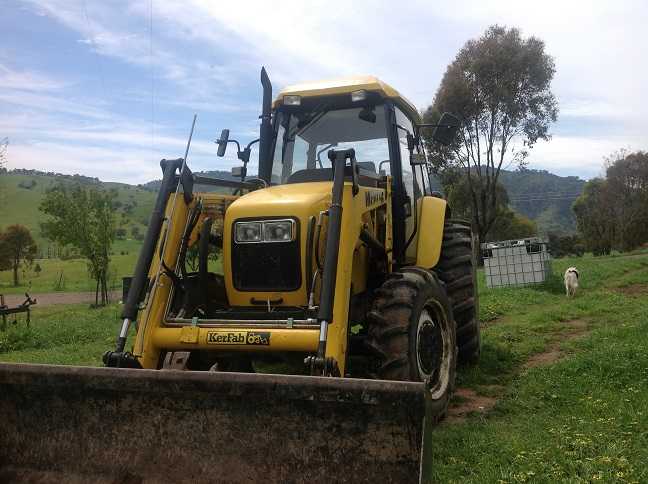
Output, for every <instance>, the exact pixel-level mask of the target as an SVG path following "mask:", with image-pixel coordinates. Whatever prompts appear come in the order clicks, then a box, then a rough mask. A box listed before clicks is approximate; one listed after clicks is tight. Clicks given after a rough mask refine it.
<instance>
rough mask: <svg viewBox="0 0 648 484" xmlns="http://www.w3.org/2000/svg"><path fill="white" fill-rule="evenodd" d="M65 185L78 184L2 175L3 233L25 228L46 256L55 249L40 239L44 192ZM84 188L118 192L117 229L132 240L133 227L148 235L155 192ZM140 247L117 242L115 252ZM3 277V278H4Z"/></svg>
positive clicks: (122, 187)
mask: <svg viewBox="0 0 648 484" xmlns="http://www.w3.org/2000/svg"><path fill="white" fill-rule="evenodd" d="M62 182H63V183H66V184H71V183H75V182H74V181H72V180H70V179H69V178H63V177H55V176H48V175H21V174H17V173H5V174H2V175H0V231H1V230H4V229H5V228H6V227H7V226H9V225H12V224H21V225H24V226H25V227H27V228H28V229H29V230H30V232H31V233H32V236H33V237H34V240H35V241H36V244H37V245H38V247H39V249H40V250H41V251H43V252H44V253H46V252H47V248H48V247H53V245H54V244H52V242H50V241H48V240H47V239H45V238H44V237H43V236H42V235H41V231H40V223H41V222H43V220H44V219H45V216H44V215H43V214H42V213H41V212H40V210H39V206H40V203H41V200H42V198H43V196H44V195H45V192H46V191H47V190H48V189H49V188H51V187H53V186H56V185H57V184H59V183H62ZM82 184H83V185H84V186H97V187H100V188H102V189H106V190H108V189H112V190H115V191H116V192H117V197H116V201H117V202H118V204H119V207H118V208H117V209H116V211H115V224H116V227H123V228H125V229H126V230H127V233H128V234H129V236H130V233H131V229H132V228H133V227H137V228H138V229H139V230H140V232H141V233H142V234H143V233H145V232H146V225H147V224H148V218H149V216H150V214H151V210H152V209H153V202H154V201H155V195H156V194H155V192H153V191H150V190H144V189H142V188H138V187H136V186H132V185H126V184H123V183H109V182H101V183H100V184H96V183H95V184H89V182H88V181H83V182H82ZM25 187H30V188H25ZM140 245H141V242H137V241H135V240H116V241H115V243H114V245H113V252H114V253H115V254H120V253H121V252H124V251H129V252H130V251H131V249H132V248H133V247H135V246H137V247H139V246H140ZM0 277H2V278H3V276H0ZM1 280H2V279H0V281H1Z"/></svg>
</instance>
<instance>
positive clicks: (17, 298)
mask: <svg viewBox="0 0 648 484" xmlns="http://www.w3.org/2000/svg"><path fill="white" fill-rule="evenodd" d="M30 296H31V297H32V299H36V301H37V306H41V307H42V306H51V305H54V304H80V303H88V304H90V303H94V301H95V293H94V291H91V292H45V293H41V294H30ZM24 300H25V296H24V295H23V294H7V295H5V304H6V305H7V306H17V305H18V304H21V303H22V302H23V301H24ZM110 300H111V301H119V300H121V291H112V292H111V293H110Z"/></svg>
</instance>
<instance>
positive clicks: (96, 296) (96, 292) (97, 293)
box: [95, 277, 99, 306]
mask: <svg viewBox="0 0 648 484" xmlns="http://www.w3.org/2000/svg"><path fill="white" fill-rule="evenodd" d="M95 306H99V278H98V277H97V286H96V287H95Z"/></svg>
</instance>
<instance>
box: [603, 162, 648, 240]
mask: <svg viewBox="0 0 648 484" xmlns="http://www.w3.org/2000/svg"><path fill="white" fill-rule="evenodd" d="M606 165H607V169H606V179H607V184H608V189H609V190H610V192H611V193H614V194H615V195H616V196H615V197H614V211H615V213H616V215H615V223H616V239H615V246H616V248H618V249H620V250H632V249H635V248H637V247H639V246H640V245H641V244H642V243H644V242H646V241H648V153H646V152H642V151H638V152H636V153H628V152H627V151H625V150H620V151H618V152H617V153H614V154H613V155H612V156H610V157H608V158H607V159H606Z"/></svg>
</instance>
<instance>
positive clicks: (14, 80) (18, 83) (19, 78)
mask: <svg viewBox="0 0 648 484" xmlns="http://www.w3.org/2000/svg"><path fill="white" fill-rule="evenodd" d="M67 85H68V83H66V82H64V81H62V80H60V79H54V78H52V77H50V76H47V75H44V74H41V73H37V72H27V71H18V70H14V69H10V68H9V67H8V66H6V65H3V64H0V89H3V90H5V89H20V90H26V91H51V90H56V89H61V88H63V87H65V86H67Z"/></svg>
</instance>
